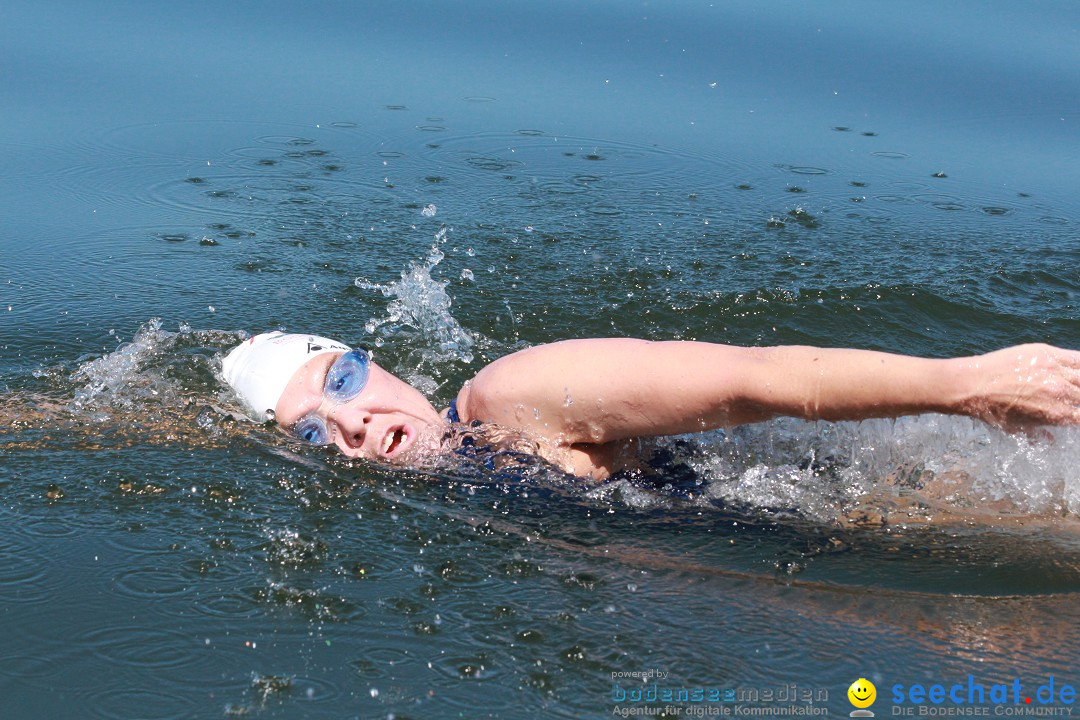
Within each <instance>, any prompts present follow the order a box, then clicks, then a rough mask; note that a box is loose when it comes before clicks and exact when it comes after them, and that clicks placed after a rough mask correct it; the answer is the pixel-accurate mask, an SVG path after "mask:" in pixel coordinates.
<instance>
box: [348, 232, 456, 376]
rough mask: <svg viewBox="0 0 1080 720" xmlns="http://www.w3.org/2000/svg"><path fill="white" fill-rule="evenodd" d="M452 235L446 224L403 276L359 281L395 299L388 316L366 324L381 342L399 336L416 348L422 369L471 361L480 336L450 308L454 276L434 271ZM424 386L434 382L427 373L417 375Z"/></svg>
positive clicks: (379, 344) (377, 342) (396, 340)
mask: <svg viewBox="0 0 1080 720" xmlns="http://www.w3.org/2000/svg"><path fill="white" fill-rule="evenodd" d="M445 239H446V229H445V228H443V229H441V230H440V231H439V232H438V233H437V234H436V235H435V242H434V243H433V244H432V245H431V248H430V249H429V251H428V254H427V257H426V258H424V260H422V261H414V262H412V263H410V264H409V267H408V268H406V269H405V270H403V271H402V272H401V279H400V280H398V281H396V282H391V283H385V284H383V283H375V282H370V281H368V280H365V279H364V278H359V277H358V278H356V279H355V280H354V281H353V284H354V285H356V287H358V288H361V289H363V290H378V291H379V292H381V293H382V295H383V297H386V298H391V300H390V302H389V303H388V304H387V307H386V316H385V317H383V318H371V319H370V320H368V321H367V323H366V325H365V329H366V330H367V332H368V333H369V334H371V335H374V336H375V346H376V347H382V346H383V345H384V344H385V342H386V340H387V339H389V338H393V341H394V343H395V344H397V343H400V342H403V343H405V344H407V345H409V346H412V347H413V348H414V351H413V352H414V353H415V354H418V355H419V357H418V359H417V362H416V363H415V366H416V367H417V368H419V367H422V366H428V367H432V368H438V366H439V365H440V364H445V363H447V362H460V363H470V362H472V360H473V348H474V346H475V344H476V339H475V338H474V337H473V335H472V334H471V333H470V332H469V331H468V330H466V329H465V328H464V327H462V325H461V324H460V323H459V322H458V321H457V320H456V319H455V318H454V316H453V314H452V313H451V311H450V306H451V305H452V304H453V300H452V299H451V298H450V295H449V294H447V292H446V286H447V285H448V284H449V282H450V281H449V280H436V279H434V278H432V276H431V272H432V270H434V269H435V268H436V267H437V266H438V265H439V263H441V262H442V260H443V258H445V257H446V255H445V254H444V253H443V251H442V250H440V249H439V245H440V243H441V242H443V241H445ZM410 380H413V381H416V382H417V383H418V384H419V385H421V386H422V387H421V388H420V389H421V390H425V391H430V390H431V389H432V388H430V387H426V386H429V385H430V384H431V383H433V382H434V381H432V380H430V378H428V379H427V380H428V382H425V378H423V377H414V378H410Z"/></svg>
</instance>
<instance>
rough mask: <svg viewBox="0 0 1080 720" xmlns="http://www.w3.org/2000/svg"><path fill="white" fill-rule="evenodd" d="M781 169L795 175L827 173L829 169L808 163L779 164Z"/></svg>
mask: <svg viewBox="0 0 1080 720" xmlns="http://www.w3.org/2000/svg"><path fill="white" fill-rule="evenodd" d="M780 167H782V168H783V169H785V170H787V171H788V172H790V173H795V174H796V175H828V174H829V171H828V170H826V169H825V168H819V167H810V166H808V165H781V166H780Z"/></svg>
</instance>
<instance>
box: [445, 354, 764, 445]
mask: <svg viewBox="0 0 1080 720" xmlns="http://www.w3.org/2000/svg"><path fill="white" fill-rule="evenodd" d="M756 352H757V351H755V350H752V349H747V348H735V347H730V346H725V345H713V344H709V343H692V342H649V341H645V340H634V339H624V338H609V339H591V340H568V341H564V342H559V343H553V344H550V345H540V346H537V347H533V348H529V349H527V350H523V351H521V352H518V353H514V354H513V355H508V356H506V357H503V358H500V359H499V360H496V361H495V362H493V363H492V364H491V365H489V366H487V367H486V368H484V369H483V370H481V371H480V373H478V374H477V376H476V377H475V378H474V379H473V380H472V382H471V384H470V387H469V388H468V391H467V397H465V398H464V399H465V403H464V405H465V407H466V413H467V416H468V417H469V418H470V419H478V420H483V421H485V422H493V423H497V424H500V425H506V426H510V427H519V428H524V429H527V430H530V431H532V432H536V433H538V434H540V435H543V436H544V437H547V438H548V439H550V440H552V441H554V442H556V443H558V444H560V445H573V444H577V443H592V444H602V443H607V442H610V441H612V440H618V439H622V438H629V437H638V436H646V435H669V434H676V433H683V432H694V431H699V430H703V429H707V428H709V427H717V426H719V425H722V424H728V423H733V422H746V421H747V420H748V419H758V418H747V417H743V416H744V415H745V413H739V412H738V409H737V407H736V406H735V405H733V403H732V401H733V400H735V399H736V398H737V397H739V396H740V395H741V394H742V393H741V391H740V390H739V389H738V387H739V382H740V378H745V377H746V375H747V373H746V371H745V368H744V367H742V366H744V365H745V364H746V363H752V362H754V359H753V356H754V355H755V353H756ZM463 392H464V391H463ZM461 405H462V403H461V402H460V400H459V407H460V406H461ZM733 413H734V414H733Z"/></svg>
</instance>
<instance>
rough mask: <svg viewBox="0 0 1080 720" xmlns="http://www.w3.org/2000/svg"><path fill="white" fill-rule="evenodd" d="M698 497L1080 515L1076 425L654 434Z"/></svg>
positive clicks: (791, 427) (809, 427) (834, 508)
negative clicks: (1023, 430)
mask: <svg viewBox="0 0 1080 720" xmlns="http://www.w3.org/2000/svg"><path fill="white" fill-rule="evenodd" d="M657 446H658V447H659V448H661V449H663V450H664V451H665V452H667V453H668V455H669V459H668V463H669V465H684V466H686V467H688V468H690V469H691V470H692V471H693V473H694V475H695V477H696V480H695V482H696V483H697V486H696V487H695V488H693V492H692V495H695V496H696V497H695V500H697V501H700V502H703V503H722V504H736V505H740V506H747V507H752V508H759V509H768V510H771V511H777V512H781V513H784V512H790V513H793V514H797V515H799V516H801V517H806V518H809V519H812V520H816V521H821V522H833V521H837V520H842V519H845V518H850V517H851V516H852V511H853V510H857V511H858V512H859V513H862V514H861V515H860V517H865V513H864V512H863V511H869V512H871V513H872V514H873V515H874V517H875V518H877V521H879V522H884V521H885V520H886V519H888V518H889V517H890V516H891V518H892V519H893V520H896V519H901V518H902V519H904V520H905V521H908V520H910V521H914V522H927V521H929V522H934V521H937V520H945V519H949V518H958V517H960V516H965V517H969V518H971V517H982V518H984V519H987V518H990V517H991V516H993V517H994V518H1001V517H1008V516H1018V515H1019V516H1026V517H1032V516H1038V517H1045V518H1052V517H1060V516H1065V515H1071V516H1073V517H1076V516H1077V515H1080V473H1078V472H1077V468H1080V429H1078V428H1053V429H1052V430H1050V431H1049V432H1048V433H1046V434H1042V435H1032V436H1028V435H1024V434H1007V433H1004V432H1002V431H999V430H996V429H994V428H991V427H989V426H987V425H984V424H982V423H979V422H977V421H974V420H970V419H968V418H959V417H949V416H943V415H922V416H916V417H905V418H900V419H897V420H870V421H864V422H859V423H850V422H849V423H826V422H820V423H812V422H804V421H799V420H791V419H779V420H774V421H771V422H768V423H761V424H758V425H750V426H744V427H739V428H735V429H733V430H731V431H727V432H725V431H717V432H713V433H707V434H704V435H697V436H683V437H680V438H676V439H663V440H660V441H657Z"/></svg>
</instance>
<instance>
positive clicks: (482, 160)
mask: <svg viewBox="0 0 1080 720" xmlns="http://www.w3.org/2000/svg"><path fill="white" fill-rule="evenodd" d="M465 162H467V163H468V164H469V165H472V166H473V167H475V168H480V169H481V170H490V171H492V172H505V171H506V170H510V169H512V168H519V167H521V166H522V165H524V163H522V162H521V161H520V160H504V159H502V158H496V157H469V158H466V159H465Z"/></svg>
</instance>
